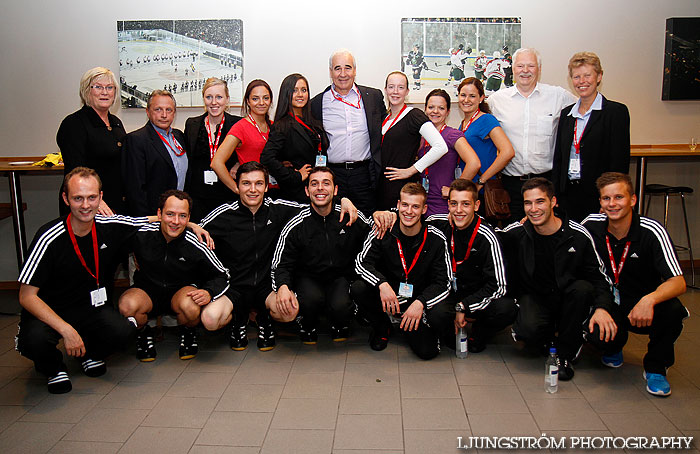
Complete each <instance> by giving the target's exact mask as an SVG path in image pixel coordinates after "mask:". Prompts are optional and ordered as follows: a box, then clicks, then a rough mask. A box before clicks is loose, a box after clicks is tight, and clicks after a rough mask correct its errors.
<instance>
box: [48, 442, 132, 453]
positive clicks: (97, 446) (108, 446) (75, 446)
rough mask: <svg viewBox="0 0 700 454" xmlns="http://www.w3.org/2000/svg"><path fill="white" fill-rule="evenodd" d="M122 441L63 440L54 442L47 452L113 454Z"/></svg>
mask: <svg viewBox="0 0 700 454" xmlns="http://www.w3.org/2000/svg"><path fill="white" fill-rule="evenodd" d="M122 445H123V443H108V442H97V441H65V440H61V441H59V442H58V443H56V444H55V445H54V446H53V448H51V451H49V454H114V453H116V452H117V451H119V449H120V448H121V447H122Z"/></svg>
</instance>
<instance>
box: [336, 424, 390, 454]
mask: <svg viewBox="0 0 700 454" xmlns="http://www.w3.org/2000/svg"><path fill="white" fill-rule="evenodd" d="M403 448H404V446H403V430H402V427H401V416H399V415H339V416H338V425H337V428H336V430H335V440H334V441H333V449H334V452H336V451H335V450H338V449H377V450H382V452H385V451H388V450H403Z"/></svg>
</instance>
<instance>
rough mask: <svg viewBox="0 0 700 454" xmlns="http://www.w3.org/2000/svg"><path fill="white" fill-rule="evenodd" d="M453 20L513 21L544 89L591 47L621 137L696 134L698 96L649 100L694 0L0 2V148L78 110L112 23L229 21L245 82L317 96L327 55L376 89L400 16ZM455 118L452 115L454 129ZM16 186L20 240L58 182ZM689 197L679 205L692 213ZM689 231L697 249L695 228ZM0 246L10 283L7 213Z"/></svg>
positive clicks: (395, 59)
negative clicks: (673, 20) (337, 54)
mask: <svg viewBox="0 0 700 454" xmlns="http://www.w3.org/2000/svg"><path fill="white" fill-rule="evenodd" d="M344 5H349V6H344ZM205 8H206V12H205V11H204V9H205ZM465 16H469V17H511V16H520V17H522V22H523V25H522V42H523V45H524V46H528V47H536V48H538V49H539V50H540V52H541V53H542V55H543V60H544V63H543V72H542V80H543V81H544V82H547V83H551V84H558V85H564V86H568V81H567V77H566V76H567V74H566V63H567V62H568V58H569V57H570V56H571V55H572V54H573V53H574V52H577V51H581V50H590V51H594V52H596V53H597V54H598V55H599V56H600V58H601V60H602V62H603V67H604V69H605V75H604V78H603V86H602V91H603V93H604V94H605V95H606V96H607V97H608V98H610V99H614V100H617V101H621V102H623V103H625V104H627V106H628V107H629V109H630V112H631V116H632V143H637V144H642V143H687V142H688V140H689V139H690V137H691V136H695V137H700V121H699V119H700V115H699V113H700V102H698V101H672V102H668V101H666V102H662V101H661V83H662V71H663V50H664V29H665V21H666V18H668V17H680V16H700V2H698V1H697V0H673V1H668V2H662V1H657V0H619V1H602V0H589V1H588V2H584V3H570V2H562V1H560V0H543V1H536V0H535V1H530V2H522V1H516V0H500V1H493V2H468V3H467V2H444V3H440V4H433V3H432V2H426V1H415V0H400V1H391V0H389V1H383V2H380V1H367V0H359V1H352V2H343V3H341V2H321V1H309V0H298V1H293V2H282V1H279V0H274V1H262V2H255V1H252V2H251V1H246V2H243V1H238V2H232V1H221V0H210V1H209V2H207V3H204V2H202V3H197V2H192V1H183V0H170V1H167V2H166V1H160V0H157V1H156V0H154V1H149V2H144V1H135V0H124V1H121V2H109V3H104V2H102V3H99V2H88V1H85V0H73V1H69V2H36V1H27V2H18V1H14V2H5V5H3V14H2V17H0V49H1V50H0V106H1V107H0V137H2V138H3V144H4V147H3V150H2V152H1V153H2V155H6V156H22V155H29V156H32V155H43V154H46V153H49V152H52V151H56V150H57V147H56V143H55V135H56V130H57V128H58V125H59V123H60V121H61V120H62V119H63V117H65V116H66V115H67V114H68V113H70V112H72V111H74V110H77V109H78V108H79V98H78V94H77V92H78V81H79V79H80V76H81V74H82V73H83V72H84V71H85V70H86V69H89V68H91V67H93V66H98V65H99V66H107V67H110V68H112V69H115V70H116V69H117V68H118V54H117V46H116V21H117V20H140V19H217V18H240V19H242V20H243V32H244V57H245V69H244V70H245V75H244V76H245V79H246V80H251V79H253V78H258V77H259V78H264V79H266V80H267V81H268V82H269V83H270V85H271V86H272V87H273V90H274V91H277V88H278V87H279V83H280V81H281V80H282V79H283V78H284V76H286V75H287V74H289V73H291V72H301V73H303V74H304V75H306V76H307V77H308V79H309V83H310V86H311V91H312V93H316V92H318V91H320V90H322V89H323V88H324V87H325V86H326V85H327V84H328V73H327V69H326V68H327V64H326V62H327V59H328V55H329V54H330V53H331V52H332V51H333V50H334V49H336V48H339V47H347V48H349V49H351V50H352V51H353V52H354V54H355V56H356V58H357V60H358V82H360V83H362V84H365V85H372V86H376V87H381V86H382V85H383V83H384V77H385V75H386V74H387V73H388V72H390V71H392V70H394V69H396V68H397V67H398V65H399V62H400V60H399V52H400V20H401V18H402V17H465ZM115 113H116V114H117V115H118V116H120V117H121V118H122V120H123V121H124V124H125V127H126V129H127V131H131V130H134V129H136V128H138V127H140V126H142V125H143V124H144V123H145V119H146V117H145V113H144V112H143V111H139V110H129V111H126V110H117V111H116V112H115ZM196 113H199V109H180V110H179V111H178V117H177V119H176V122H175V125H176V126H177V127H180V128H182V127H183V125H184V122H185V119H186V118H187V117H189V116H192V115H194V114H196ZM456 122H457V115H456V113H455V112H453V116H452V123H453V124H456ZM676 168H677V166H675V165H673V164H671V165H663V166H662V165H659V166H656V167H654V166H653V165H652V167H651V168H650V180H651V179H654V178H656V179H657V181H664V182H673V183H676V182H677V183H679V184H680V183H683V184H689V185H691V186H692V185H694V184H695V185H696V183H697V182H696V180H697V178H695V177H694V176H693V175H694V174H697V171H698V170H700V167H699V166H697V165H696V164H691V165H688V166H682V168H683V171H681V172H677V171H676ZM689 168H690V169H694V170H691V171H689V170H688V169H689ZM32 180H37V181H32ZM23 181H24V182H25V186H24V188H25V192H24V195H25V201H26V202H27V203H28V204H29V212H28V213H27V232H28V236H29V237H30V238H31V236H33V234H34V232H35V230H36V229H37V228H38V226H39V225H41V224H42V223H43V222H46V221H47V220H49V219H50V218H52V217H54V216H55V215H56V214H57V209H56V195H55V191H56V190H57V188H58V184H59V178H49V177H26V178H24V180H23ZM6 188H7V186H6V184H5V183H0V201H8V200H9V195H8V193H7V189H6ZM696 189H697V190H700V187H696ZM696 199H697V197H695V198H694V199H691V200H692V203H693V204H694V206H695V208H698V207H699V206H700V205H699V204H698V202H697V200H696ZM691 211H698V210H697V209H695V210H693V209H691ZM695 219H698V220H700V217H695ZM673 232H674V230H673V229H672V233H673ZM695 236H696V241H695V243H696V246H699V247H698V255H700V241H697V240H700V238H698V237H700V230H698V232H697V234H696V235H695ZM674 237H675V235H674ZM0 248H1V249H0V250H2V251H4V253H3V254H2V255H1V256H0V281H3V280H12V279H15V278H16V276H17V272H16V265H15V259H14V252H13V251H14V246H13V244H12V229H11V226H10V222H9V220H3V221H0Z"/></svg>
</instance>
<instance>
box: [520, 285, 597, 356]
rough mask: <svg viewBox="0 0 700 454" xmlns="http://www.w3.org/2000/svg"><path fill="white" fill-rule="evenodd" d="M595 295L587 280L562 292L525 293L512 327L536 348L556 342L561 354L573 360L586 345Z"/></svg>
mask: <svg viewBox="0 0 700 454" xmlns="http://www.w3.org/2000/svg"><path fill="white" fill-rule="evenodd" d="M593 297H594V289H593V285H592V284H591V283H590V282H588V281H574V282H573V283H572V284H571V285H569V286H568V287H567V288H565V289H564V290H563V291H558V292H554V293H549V294H546V295H542V294H534V293H531V294H526V295H522V296H521V297H520V298H518V304H519V305H520V308H519V310H518V316H517V318H516V319H515V323H514V324H513V330H514V331H515V334H516V336H517V337H518V338H519V339H521V340H523V341H525V343H527V344H531V345H532V346H533V347H541V346H542V345H544V344H545V343H548V342H554V346H555V347H556V348H557V353H558V354H559V357H560V358H562V359H568V360H572V359H573V358H574V356H576V353H577V352H578V351H579V349H580V348H581V345H583V324H584V323H585V320H586V318H587V317H588V314H589V312H590V302H591V301H592V300H593ZM556 332H558V336H556V337H555V333H556Z"/></svg>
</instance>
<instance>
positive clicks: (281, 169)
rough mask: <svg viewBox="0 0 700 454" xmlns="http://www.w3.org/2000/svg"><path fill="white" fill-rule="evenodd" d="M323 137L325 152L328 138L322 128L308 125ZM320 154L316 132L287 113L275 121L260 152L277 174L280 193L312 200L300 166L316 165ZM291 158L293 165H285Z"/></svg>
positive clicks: (265, 163) (284, 196)
mask: <svg viewBox="0 0 700 454" xmlns="http://www.w3.org/2000/svg"><path fill="white" fill-rule="evenodd" d="M307 125H308V126H310V127H312V128H313V129H314V131H316V133H318V134H319V135H320V136H321V148H322V152H323V154H324V155H325V150H326V149H327V148H328V137H327V136H326V133H325V132H324V131H323V129H322V128H320V127H318V126H315V125H313V124H308V123H307ZM317 155H318V137H312V134H311V133H310V132H309V131H308V130H307V129H306V128H305V127H304V126H302V125H301V124H299V122H297V121H296V120H294V118H292V117H290V116H289V115H286V116H284V117H282V118H281V119H280V120H278V121H276V122H274V123H273V124H272V128H270V136H269V138H268V140H267V143H266V144H265V148H263V151H262V153H261V154H260V162H261V164H263V165H264V166H266V167H267V169H268V171H269V172H270V175H272V176H273V177H275V179H276V180H277V183H279V186H280V196H281V197H282V198H284V199H287V200H295V201H298V202H308V200H309V198H308V197H307V196H306V194H305V193H304V182H303V181H302V180H301V174H300V173H299V172H297V171H295V169H300V168H301V167H303V166H304V165H305V164H309V165H311V167H313V166H314V165H315V163H316V156H317ZM283 161H289V162H291V163H292V166H293V167H291V168H290V167H285V166H284V165H283V164H282V162H283Z"/></svg>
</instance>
